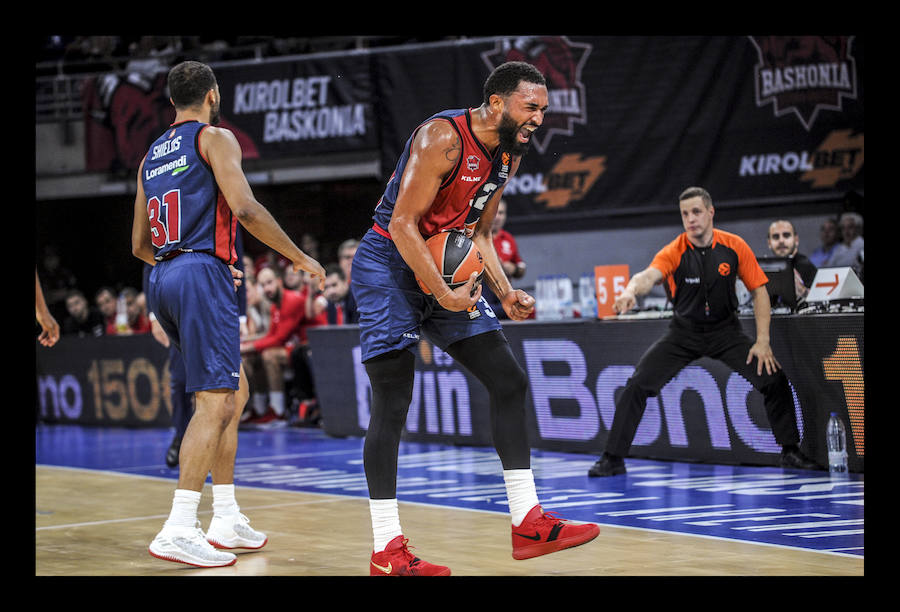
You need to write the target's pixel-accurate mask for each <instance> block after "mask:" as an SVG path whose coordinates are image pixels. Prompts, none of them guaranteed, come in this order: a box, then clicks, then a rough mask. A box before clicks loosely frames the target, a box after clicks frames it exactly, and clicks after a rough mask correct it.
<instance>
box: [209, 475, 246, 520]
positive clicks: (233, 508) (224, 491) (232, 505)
mask: <svg viewBox="0 0 900 612" xmlns="http://www.w3.org/2000/svg"><path fill="white" fill-rule="evenodd" d="M212 490H213V516H225V515H227V514H237V513H238V512H239V511H240V508H239V507H238V505H237V501H235V499H234V483H232V484H218V485H217V484H214V485H213V487H212Z"/></svg>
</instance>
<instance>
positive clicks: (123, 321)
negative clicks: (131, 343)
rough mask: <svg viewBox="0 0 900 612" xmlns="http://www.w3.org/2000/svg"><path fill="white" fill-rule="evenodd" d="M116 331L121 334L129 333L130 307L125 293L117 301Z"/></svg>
mask: <svg viewBox="0 0 900 612" xmlns="http://www.w3.org/2000/svg"><path fill="white" fill-rule="evenodd" d="M116 331H118V332H119V333H120V334H121V333H125V332H127V331H128V305H127V303H126V301H125V294H124V293H120V294H119V298H118V299H117V300H116Z"/></svg>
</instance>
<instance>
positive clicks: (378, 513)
mask: <svg viewBox="0 0 900 612" xmlns="http://www.w3.org/2000/svg"><path fill="white" fill-rule="evenodd" d="M483 94H484V96H483V103H482V104H481V106H479V107H478V108H462V109H456V110H447V111H443V112H440V113H437V114H436V115H433V116H432V117H430V118H428V119H426V120H425V121H424V122H422V123H421V124H420V125H419V126H418V127H417V128H416V129H415V130H414V132H413V134H412V135H411V136H410V138H409V140H408V141H407V143H406V145H405V147H404V149H403V153H402V154H401V156H400V159H399V161H398V163H397V167H396V169H395V171H394V173H393V175H392V177H391V179H390V180H389V181H388V184H387V187H386V189H385V192H384V195H383V196H382V198H381V200H380V201H379V203H378V206H377V207H376V209H375V214H374V221H375V223H374V225H373V226H372V228H371V229H370V230H369V231H368V232H367V233H366V235H365V236H364V237H363V239H362V241H361V243H360V245H359V248H358V249H357V251H356V256H355V258H354V260H353V279H352V283H351V286H352V290H353V294H354V297H355V299H356V303H357V307H358V313H359V326H360V344H361V348H362V361H363V362H364V365H365V368H366V372H367V373H368V376H369V380H370V383H371V387H372V404H371V415H370V420H369V426H368V430H367V433H366V439H365V444H364V450H363V459H364V468H365V473H366V479H367V483H368V488H369V507H370V514H371V520H372V530H373V539H374V548H373V553H372V557H371V560H370V566H369V573H370V575H375V576H379V575H443V576H446V575H449V574H450V569H449V568H447V567H444V566H440V565H434V564H431V563H428V562H426V561H424V560H422V559H419V558H418V557H416V556H415V555H413V554H412V553H411V552H410V551H409V549H408V547H407V542H408V538H406V537H405V535H404V534H403V531H402V529H401V526H400V519H399V511H398V504H397V459H398V451H399V443H400V435H401V431H402V429H403V426H404V424H405V422H406V416H407V412H408V410H409V404H410V401H411V400H412V390H413V379H414V364H415V356H414V352H413V351H415V349H416V346H417V345H418V343H419V334H420V332H424V333H425V335H426V336H427V337H428V339H429V340H430V341H431V342H433V343H434V344H435V345H437V346H438V347H439V348H441V349H442V350H444V351H445V352H446V353H448V354H449V355H450V356H451V357H452V358H453V359H454V360H455V361H456V362H457V363H459V364H460V365H462V366H463V367H465V368H466V369H467V370H468V371H469V372H470V373H471V374H472V375H473V376H475V377H476V378H477V379H478V380H480V381H481V382H482V383H483V384H484V385H485V387H486V388H487V391H488V394H489V396H490V423H491V434H492V438H493V442H494V446H495V448H496V450H497V454H498V455H499V457H500V461H501V464H502V466H503V476H504V481H505V483H506V490H507V498H508V501H509V509H510V514H511V521H512V554H513V557H514V558H516V559H526V558H530V557H535V556H538V555H543V554H547V553H550V552H554V551H558V550H562V549H564V548H569V547H572V546H577V545H579V544H584V543H585V542H588V541H590V540H592V539H593V538H595V537H596V536H597V534H598V533H599V529H598V527H597V525H594V524H590V523H589V524H574V523H569V522H566V521H562V520H560V519H558V518H556V517H554V516H552V515H550V514H545V513H544V512H543V510H542V508H541V506H540V504H539V502H538V498H537V493H536V490H535V484H534V476H533V474H532V471H531V461H530V448H529V445H528V432H527V430H526V422H525V399H526V391H527V379H526V376H525V372H524V371H523V369H522V367H521V366H520V365H519V363H518V362H517V361H516V359H515V357H514V355H513V354H512V351H511V350H510V347H509V344H508V342H507V340H506V338H505V336H504V335H503V332H502V328H501V326H500V324H499V322H498V321H497V318H496V315H495V314H494V313H493V311H492V310H491V309H490V307H489V306H488V305H487V302H486V300H485V299H484V298H482V297H481V286H480V285H477V286H476V283H475V279H476V278H477V273H473V274H472V276H471V277H470V278H469V280H468V281H467V282H466V283H465V284H464V285H462V286H459V287H457V288H455V289H451V288H450V287H449V286H448V285H447V284H446V283H445V282H444V280H443V278H442V277H441V274H440V273H439V271H438V269H437V266H436V265H435V263H434V260H433V259H432V257H431V255H430V254H429V252H428V250H427V247H426V245H425V240H427V239H428V238H429V237H431V236H434V235H436V234H438V233H440V232H442V231H445V230H451V229H457V230H463V231H465V232H466V233H467V234H468V235H470V236H471V238H472V240H473V242H474V243H475V245H476V246H477V247H478V248H479V249H480V251H481V253H482V255H483V257H484V264H485V274H484V279H485V282H487V283H488V284H489V286H490V288H491V289H492V290H493V291H494V293H495V294H496V295H497V296H498V297H499V298H500V301H501V304H502V306H503V309H504V311H505V312H506V313H507V315H508V316H509V318H510V319H512V320H523V319H525V318H527V317H528V315H529V314H530V313H531V312H532V310H533V308H534V298H532V297H531V296H530V295H528V294H527V293H525V292H524V291H522V290H517V289H513V287H512V286H511V284H510V282H509V280H508V279H507V277H506V275H505V274H504V272H503V268H502V266H501V264H500V261H499V258H498V257H497V253H496V251H495V250H494V246H493V241H492V238H491V225H492V223H493V219H494V216H495V214H496V211H497V204H498V202H499V201H500V197H501V194H502V192H503V185H504V183H505V181H506V180H508V179H509V177H511V176H513V175H514V174H515V172H516V169H517V168H518V165H519V161H520V159H521V156H522V155H523V154H524V153H525V152H526V150H527V149H528V146H529V143H530V139H531V136H532V133H533V132H534V130H536V129H537V128H538V127H540V125H541V123H542V122H543V119H544V112H545V111H546V110H547V100H548V95H547V86H546V83H545V80H544V77H543V75H542V74H541V73H540V72H539V71H538V70H537V69H535V68H534V67H533V66H531V65H530V64H527V63H523V62H508V63H506V64H503V65H501V66H498V67H497V68H496V69H495V70H494V71H493V72H492V73H491V74H490V76H489V77H488V79H487V80H486V82H485V84H484V91H483ZM416 277H418V279H420V280H421V281H422V282H423V283H424V284H425V285H426V286H427V287H428V288H429V289H430V291H431V294H430V295H426V294H425V293H424V292H423V291H422V290H420V289H419V287H418V285H417V281H416Z"/></svg>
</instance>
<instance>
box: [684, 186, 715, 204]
mask: <svg viewBox="0 0 900 612" xmlns="http://www.w3.org/2000/svg"><path fill="white" fill-rule="evenodd" d="M691 198H700V199H701V200H703V205H704V206H706V207H707V208H709V207H710V206H712V203H713V202H712V197H711V196H710V195H709V192H708V191H707V190H706V189H704V188H703V187H688V188H687V189H685V190H684V191H682V192H681V195H680V196H678V201H679V202H683V201H684V200H690V199H691Z"/></svg>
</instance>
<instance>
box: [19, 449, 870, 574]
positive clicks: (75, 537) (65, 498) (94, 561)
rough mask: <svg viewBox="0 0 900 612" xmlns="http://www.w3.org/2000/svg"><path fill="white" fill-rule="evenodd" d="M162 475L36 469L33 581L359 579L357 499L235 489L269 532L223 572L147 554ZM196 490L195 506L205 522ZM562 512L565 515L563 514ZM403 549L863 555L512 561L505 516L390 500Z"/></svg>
mask: <svg viewBox="0 0 900 612" xmlns="http://www.w3.org/2000/svg"><path fill="white" fill-rule="evenodd" d="M174 484H175V483H174V481H173V479H172V478H167V477H155V476H142V475H130V474H123V473H115V472H111V471H96V470H90V469H82V468H71V467H54V466H47V465H38V466H36V468H35V510H36V512H35V574H36V575H37V576H192V575H196V576H323V577H325V576H331V577H335V576H366V575H368V560H369V555H370V554H371V545H372V541H371V537H372V536H371V524H370V519H369V510H368V502H367V501H366V499H364V498H362V497H356V498H354V497H347V496H342V495H331V494H324V493H307V492H296V491H284V490H273V489H266V488H257V487H247V486H240V485H238V486H237V487H236V491H237V494H236V495H237V500H238V503H239V504H240V506H241V511H242V512H244V513H245V514H247V515H248V516H249V517H250V518H251V520H252V524H253V526H254V527H255V528H256V529H259V530H261V531H263V532H265V533H266V534H267V535H268V536H269V543H268V544H267V545H266V547H265V548H263V549H261V550H259V551H252V552H251V551H248V552H240V553H238V561H237V563H236V564H235V565H233V566H231V567H227V568H214V569H198V568H194V567H191V566H188V565H184V564H180V563H170V562H165V561H160V560H158V559H156V558H154V557H151V556H150V555H149V553H148V552H147V546H148V545H149V543H150V541H151V540H152V539H153V537H154V536H155V535H156V533H157V532H158V531H159V529H160V527H161V525H162V523H163V521H164V520H165V518H166V517H167V515H168V512H169V509H170V505H171V499H172V492H173V490H174ZM211 500H212V492H211V489H210V487H209V485H207V487H206V489H205V490H204V493H203V499H202V501H201V504H200V515H199V517H200V520H201V525H202V527H203V528H204V529H205V528H206V527H207V526H208V525H209V519H210V517H211V516H212V504H211ZM563 516H565V515H564V514H563ZM400 518H401V524H402V525H403V529H404V531H405V532H406V534H405V535H407V537H409V538H410V545H411V546H414V547H415V548H414V552H415V553H416V554H418V555H419V556H421V557H422V558H423V559H426V560H430V561H433V562H436V563H440V564H443V565H448V566H449V567H450V568H451V570H452V572H453V575H454V576H550V575H553V576H603V577H610V576H862V575H863V574H864V559H863V558H862V557H852V556H846V555H835V554H827V553H822V552H816V551H806V550H798V549H793V548H787V547H779V546H771V545H763V544H755V543H748V542H741V541H728V540H723V539H716V538H707V537H702V536H695V535H683V534H677V533H666V532H663V531H657V530H650V529H640V528H629V527H621V526H608V525H603V524H602V521H600V523H601V532H600V536H599V537H598V538H597V539H595V540H594V541H592V542H590V543H588V544H586V545H584V546H581V547H578V548H573V549H569V550H565V551H561V552H558V553H554V554H552V555H547V556H544V557H539V558H536V559H530V560H525V561H516V560H514V559H512V556H511V554H510V552H511V545H510V526H509V518H508V515H506V514H504V513H498V512H487V511H480V510H465V509H456V508H449V507H440V506H431V505H425V504H420V503H404V502H403V501H402V499H401V502H400Z"/></svg>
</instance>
